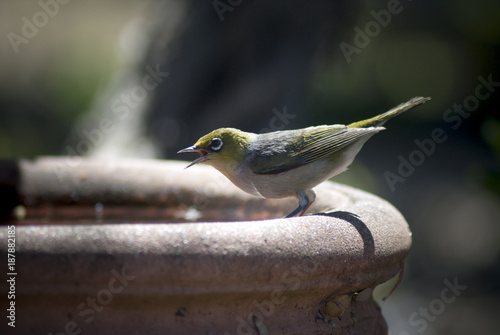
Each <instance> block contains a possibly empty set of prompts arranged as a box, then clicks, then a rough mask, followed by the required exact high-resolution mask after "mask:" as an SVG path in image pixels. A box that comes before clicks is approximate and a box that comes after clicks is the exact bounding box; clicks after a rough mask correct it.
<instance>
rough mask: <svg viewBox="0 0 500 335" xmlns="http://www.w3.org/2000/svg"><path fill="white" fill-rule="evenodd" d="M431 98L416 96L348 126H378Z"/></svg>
mask: <svg viewBox="0 0 500 335" xmlns="http://www.w3.org/2000/svg"><path fill="white" fill-rule="evenodd" d="M429 100H431V98H423V97H415V98H413V99H411V100H409V101H407V102H405V103H402V104H401V105H399V106H397V107H394V108H393V109H391V110H390V111H388V112H385V113H383V114H380V115H377V116H374V117H372V118H370V119H367V120H363V121H358V122H354V123H351V124H350V125H348V126H347V127H348V128H367V127H377V126H382V125H383V124H384V123H385V122H386V121H387V120H389V119H392V118H393V117H395V116H397V115H399V114H401V113H403V112H406V111H407V110H409V109H412V108H413V107H417V106H419V105H421V104H423V103H425V102H427V101H429Z"/></svg>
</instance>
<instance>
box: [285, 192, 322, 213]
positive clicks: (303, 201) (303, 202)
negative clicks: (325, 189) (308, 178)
mask: <svg viewBox="0 0 500 335" xmlns="http://www.w3.org/2000/svg"><path fill="white" fill-rule="evenodd" d="M297 198H298V199H299V207H297V208H296V209H295V210H294V211H293V212H291V213H290V214H288V215H287V216H286V217H287V218H291V217H294V216H302V215H304V213H305V212H306V211H307V209H308V208H309V206H311V204H312V203H313V202H314V200H316V193H314V191H313V190H307V191H304V190H301V191H298V192H297Z"/></svg>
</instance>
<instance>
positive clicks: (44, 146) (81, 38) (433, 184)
mask: <svg viewBox="0 0 500 335" xmlns="http://www.w3.org/2000/svg"><path fill="white" fill-rule="evenodd" d="M41 3H43V4H51V5H50V6H49V5H41ZM54 4H55V2H54V1H49V0H47V1H46V2H43V1H42V2H37V1H15V2H14V1H6V0H3V1H0V34H1V35H2V36H4V37H3V38H2V39H1V42H0V43H2V45H1V48H0V60H1V62H0V87H1V89H0V157H2V158H33V157H36V156H40V155H69V154H78V155H92V156H96V157H105V158H124V157H146V158H168V159H189V158H191V157H184V156H183V157H178V156H177V155H175V152H176V151H177V150H179V149H181V148H184V147H186V146H188V145H191V144H192V143H193V142H194V141H195V140H196V139H198V138H199V137H200V136H201V135H203V134H205V133H207V132H209V131H210V130H213V129H215V128H217V127H221V126H232V127H237V128H240V129H243V130H246V131H253V132H265V131H270V130H280V129H294V128H301V127H305V126H309V125H319V124H332V123H350V122H353V121H358V120H361V119H363V118H367V117H371V116H374V115H376V114H379V113H381V112H384V111H386V110H388V109H390V108H392V107H394V106H395V105H397V104H399V103H401V102H404V101H406V100H408V99H410V98H411V97H414V96H430V97H432V100H431V101H430V102H428V103H426V104H425V105H424V106H420V107H418V108H417V109H414V110H411V111H410V112H408V113H405V114H404V115H402V116H399V117H398V118H396V119H393V120H391V121H390V122H388V123H387V124H386V127H387V128H388V129H387V130H386V131H384V132H383V133H381V134H379V135H377V136H375V137H374V138H372V139H371V140H370V142H368V143H367V144H366V145H365V147H364V149H363V150H362V151H361V153H360V155H359V156H358V159H357V160H356V162H355V163H354V164H353V165H352V166H351V168H350V170H349V171H348V172H346V173H344V174H342V175H340V176H338V177H336V178H335V179H334V180H335V181H338V182H342V183H346V184H349V185H353V186H355V187H359V188H361V189H363V190H366V191H369V192H372V193H375V194H377V195H379V196H381V197H383V198H385V199H387V200H388V201H390V202H391V203H393V204H394V205H395V206H396V207H397V208H398V209H399V210H400V211H401V212H402V213H403V215H404V216H405V218H406V219H407V221H408V223H409V225H410V227H411V229H412V231H413V247H412V250H411V252H410V254H409V256H408V259H407V264H406V268H405V275H404V278H403V282H402V284H401V285H400V287H399V288H398V290H396V292H395V293H394V294H393V295H392V296H391V297H390V298H389V299H388V300H386V301H384V302H381V306H382V310H383V313H384V315H385V316H386V318H387V320H388V323H389V326H390V329H391V333H392V334H401V335H403V334H420V333H425V334H470V333H494V332H497V331H498V325H499V322H498V316H497V314H498V312H499V311H500V284H499V283H500V267H499V265H500V262H499V261H500V201H499V200H500V170H499V157H500V113H498V108H499V107H500V2H499V1H496V0H480V1H466V0H458V1H451V0H447V1H411V0H404V1H403V0H402V1H395V0H390V1H351V2H349V1H344V2H342V1H331V0H329V1H327V0H323V1H320V0H318V1H313V2H306V1H284V0H282V1H264V0H255V1H250V0H238V1H237V0H233V1H226V0H220V1H194V0H193V1H186V0H177V1H175V0H171V1H152V0H150V1H141V2H138V1H90V0H89V1H84V2H81V1H80V2H78V1H70V2H68V3H67V4H59V3H57V5H54ZM103 120H104V121H103ZM439 129H441V131H440V130H439ZM436 132H441V134H444V135H442V136H440V137H439V139H437V138H436V136H435V134H436ZM418 143H420V146H419V144H418ZM422 143H425V144H426V146H425V147H424V148H422ZM446 281H448V283H452V284H453V283H455V284H454V285H455V286H456V285H460V286H459V287H460V289H456V290H455V293H454V295H455V299H443V296H442V292H443V290H444V289H445V288H447V287H448V286H447V284H446ZM457 283H458V284H457ZM465 286H466V288H465ZM389 289H390V285H386V286H385V287H382V288H380V289H378V290H377V291H376V294H377V296H378V297H379V298H380V297H381V296H383V295H384V294H385V293H386V292H387V291H388V290H389ZM447 292H448V293H447V294H448V295H449V297H448V296H446V297H448V298H450V297H451V296H452V295H453V294H451V293H449V292H450V291H447ZM451 292H453V291H452V290H451ZM450 300H453V301H450Z"/></svg>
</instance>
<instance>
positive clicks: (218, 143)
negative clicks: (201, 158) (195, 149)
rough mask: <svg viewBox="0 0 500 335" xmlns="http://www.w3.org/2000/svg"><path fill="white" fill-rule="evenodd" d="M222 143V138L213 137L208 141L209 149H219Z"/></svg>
mask: <svg viewBox="0 0 500 335" xmlns="http://www.w3.org/2000/svg"><path fill="white" fill-rule="evenodd" d="M223 144H224V143H223V142H222V140H221V139H220V138H218V137H214V138H212V140H211V141H210V149H212V150H213V151H219V150H220V149H221V148H222V145H223Z"/></svg>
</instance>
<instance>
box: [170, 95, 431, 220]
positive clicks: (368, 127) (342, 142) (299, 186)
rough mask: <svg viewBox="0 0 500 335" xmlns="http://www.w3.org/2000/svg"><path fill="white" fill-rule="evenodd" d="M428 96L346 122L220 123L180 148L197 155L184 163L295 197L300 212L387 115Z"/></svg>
mask: <svg viewBox="0 0 500 335" xmlns="http://www.w3.org/2000/svg"><path fill="white" fill-rule="evenodd" d="M428 100H430V98H422V97H416V98H413V99H411V100H410V101H408V102H406V103H403V104H401V105H399V106H397V107H395V108H393V109H391V110H390V111H388V112H386V113H383V114H380V115H377V116H375V117H373V118H371V119H367V120H364V121H359V122H354V123H351V124H349V125H347V126H346V125H330V126H317V127H308V128H303V129H296V130H285V131H276V132H271V133H265V134H254V133H247V132H244V131H241V130H239V129H234V128H219V129H216V130H214V131H212V132H211V133H209V134H207V135H205V136H203V137H201V138H200V139H199V140H198V141H197V142H196V143H195V144H194V145H193V146H190V147H188V148H186V149H183V150H180V151H179V152H178V153H181V152H198V153H200V155H201V156H200V157H199V158H197V159H195V160H194V161H193V162H191V164H189V165H188V166H187V167H186V168H188V167H190V166H192V165H194V164H197V163H205V164H209V165H212V166H213V167H215V168H216V169H217V170H219V171H220V172H221V173H222V174H224V175H225V176H226V177H227V178H228V179H229V180H231V182H233V184H235V185H236V186H238V187H239V188H240V189H242V190H243V191H245V192H247V193H250V194H252V195H255V196H261V197H264V198H285V197H290V196H296V197H297V198H298V200H299V207H297V209H295V210H294V211H293V212H292V213H290V214H289V215H288V216H287V217H292V216H296V215H303V214H304V213H305V211H306V210H307V209H308V208H309V206H310V205H311V204H312V203H313V202H314V200H315V198H316V195H315V193H314V191H313V190H312V188H313V187H315V186H316V185H318V184H320V183H321V182H323V181H325V180H327V179H329V178H331V177H333V176H335V175H337V174H339V173H341V172H343V171H345V170H347V167H348V166H349V165H350V164H351V163H352V161H353V160H354V157H356V154H357V153H358V152H359V150H360V149H361V147H362V146H363V144H364V143H365V142H366V141H367V140H368V139H369V138H370V137H371V136H372V135H373V134H375V133H378V132H379V131H381V130H383V129H385V128H384V127H382V125H383V124H384V123H385V122H386V121H387V120H389V119H390V118H392V117H394V116H396V115H399V114H401V113H403V112H405V111H407V110H409V109H411V108H413V107H415V106H418V105H420V104H423V103H424V102H426V101H428Z"/></svg>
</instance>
